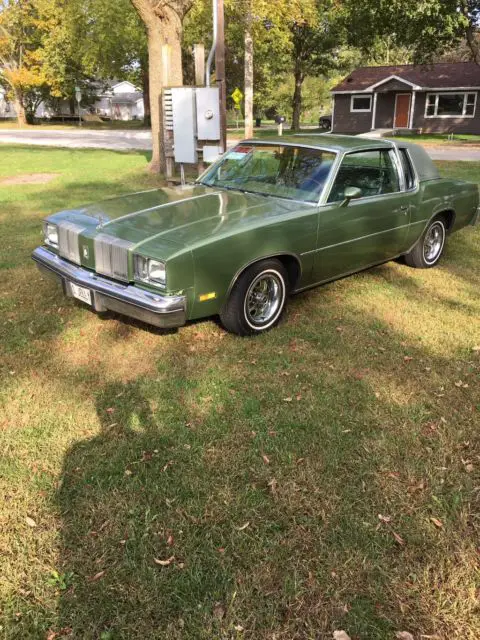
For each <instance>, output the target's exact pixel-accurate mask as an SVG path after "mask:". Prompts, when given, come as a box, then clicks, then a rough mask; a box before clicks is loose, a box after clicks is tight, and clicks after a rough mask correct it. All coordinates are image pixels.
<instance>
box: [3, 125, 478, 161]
mask: <svg viewBox="0 0 480 640" xmlns="http://www.w3.org/2000/svg"><path fill="white" fill-rule="evenodd" d="M0 142H5V143H7V142H8V143H17V144H18V143H20V144H38V145H45V146H52V147H69V148H72V149H80V148H85V147H88V148H94V149H113V150H117V151H125V150H130V149H141V150H149V149H151V148H152V136H151V134H150V131H145V130H144V131H121V130H115V131H109V130H103V131H94V130H91V129H78V130H76V129H73V130H72V131H70V130H69V129H44V128H42V129H38V130H32V129H26V130H19V131H16V130H15V129H0ZM425 149H426V150H427V151H428V153H429V154H430V156H431V157H432V158H433V159H434V160H467V161H468V160H470V161H472V160H475V161H477V162H480V147H476V148H470V149H469V148H466V147H454V146H452V147H450V146H448V147H447V146H445V147H440V146H438V147H428V146H427V147H425Z"/></svg>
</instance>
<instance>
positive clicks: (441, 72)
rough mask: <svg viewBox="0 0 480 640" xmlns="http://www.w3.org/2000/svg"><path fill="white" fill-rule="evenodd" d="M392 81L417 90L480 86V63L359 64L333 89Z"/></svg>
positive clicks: (363, 87)
mask: <svg viewBox="0 0 480 640" xmlns="http://www.w3.org/2000/svg"><path fill="white" fill-rule="evenodd" d="M388 80H397V81H404V82H405V83H407V84H409V85H410V86H411V87H412V88H415V89H448V88H460V87H462V88H473V87H480V66H479V65H477V64H476V63H475V62H439V63H436V64H418V65H413V64H403V65H393V66H385V67H359V68H358V69H355V71H352V73H351V74H350V75H349V76H347V77H346V78H344V79H343V80H342V81H341V82H340V84H337V85H336V86H335V87H333V89H332V91H333V92H341V91H347V92H352V91H369V90H370V91H374V90H375V88H376V86H377V85H378V84H379V83H380V84H383V82H385V81H388Z"/></svg>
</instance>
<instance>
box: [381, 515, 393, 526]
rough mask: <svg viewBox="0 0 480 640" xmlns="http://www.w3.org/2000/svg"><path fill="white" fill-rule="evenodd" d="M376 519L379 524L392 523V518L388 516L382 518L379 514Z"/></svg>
mask: <svg viewBox="0 0 480 640" xmlns="http://www.w3.org/2000/svg"><path fill="white" fill-rule="evenodd" d="M378 519H379V520H380V522H385V524H388V523H389V522H391V521H392V518H391V517H390V516H382V514H381V513H379V514H378Z"/></svg>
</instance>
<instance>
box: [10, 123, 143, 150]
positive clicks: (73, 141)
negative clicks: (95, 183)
mask: <svg viewBox="0 0 480 640" xmlns="http://www.w3.org/2000/svg"><path fill="white" fill-rule="evenodd" d="M0 142H8V143H10V144H11V143H16V144H38V145H44V146H48V147H69V148H71V149H81V148H93V149H114V150H117V151H125V150H129V149H151V148H152V135H151V133H150V131H121V130H120V131H109V130H103V131H94V130H92V129H80V128H79V129H78V130H76V129H72V131H70V130H69V129H44V128H42V129H38V130H36V131H34V130H31V129H25V130H19V131H16V130H15V129H2V130H0Z"/></svg>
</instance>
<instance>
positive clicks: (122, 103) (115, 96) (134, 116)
mask: <svg viewBox="0 0 480 640" xmlns="http://www.w3.org/2000/svg"><path fill="white" fill-rule="evenodd" d="M93 107H94V109H95V113H97V114H98V115H99V116H107V117H110V118H112V120H143V116H144V108H143V93H142V92H141V91H138V89H136V88H135V85H133V84H132V83H131V82H129V81H128V80H124V81H122V82H118V83H117V84H114V85H113V86H112V87H111V88H110V89H109V90H107V91H105V92H104V93H103V94H100V95H99V96H98V99H97V100H96V102H95V103H94V105H93Z"/></svg>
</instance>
